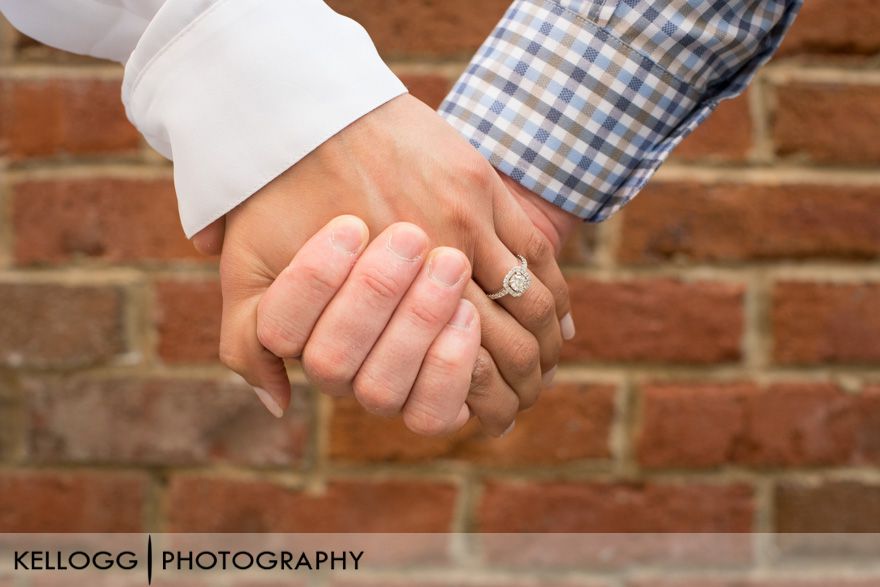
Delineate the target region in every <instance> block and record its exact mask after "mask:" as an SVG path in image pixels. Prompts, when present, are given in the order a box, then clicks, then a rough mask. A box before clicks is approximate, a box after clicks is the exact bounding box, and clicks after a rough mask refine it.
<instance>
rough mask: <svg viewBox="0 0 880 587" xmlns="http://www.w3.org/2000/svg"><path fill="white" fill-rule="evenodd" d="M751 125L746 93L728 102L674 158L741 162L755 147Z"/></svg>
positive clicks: (683, 145)
mask: <svg viewBox="0 0 880 587" xmlns="http://www.w3.org/2000/svg"><path fill="white" fill-rule="evenodd" d="M752 126H753V122H752V118H751V109H750V107H749V97H748V94H744V95H743V96H740V97H739V98H735V99H733V100H727V101H725V102H722V103H721V104H720V105H719V106H718V108H717V109H716V110H715V112H714V113H713V114H712V116H710V117H709V120H707V121H706V123H705V124H703V126H701V127H699V128H697V130H696V131H694V133H693V134H691V135H690V136H689V137H688V138H686V139H685V140H684V141H683V142H682V144H681V145H679V146H678V148H677V149H676V150H675V152H674V155H673V157H674V158H675V159H678V160H682V161H697V160H706V161H719V162H732V161H743V160H745V159H746V158H747V157H748V156H749V154H750V152H751V150H752V147H753V144H754V139H753V137H752Z"/></svg>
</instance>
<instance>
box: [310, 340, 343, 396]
mask: <svg viewBox="0 0 880 587" xmlns="http://www.w3.org/2000/svg"><path fill="white" fill-rule="evenodd" d="M302 365H303V370H304V371H305V373H306V376H307V377H308V378H309V380H310V381H311V382H312V383H314V384H315V385H317V386H318V387H322V386H338V385H342V384H346V383H349V382H350V381H351V380H352V378H353V375H354V374H353V373H352V372H351V370H350V369H349V368H348V366H347V364H346V362H345V355H344V353H340V352H338V351H336V350H333V349H331V348H328V347H326V346H323V345H312V344H310V345H308V346H306V349H305V352H304V353H303V360H302Z"/></svg>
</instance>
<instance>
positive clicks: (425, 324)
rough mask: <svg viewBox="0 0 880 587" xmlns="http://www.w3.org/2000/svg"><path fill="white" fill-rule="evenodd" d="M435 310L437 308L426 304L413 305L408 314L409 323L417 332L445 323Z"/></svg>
mask: <svg viewBox="0 0 880 587" xmlns="http://www.w3.org/2000/svg"><path fill="white" fill-rule="evenodd" d="M437 310H438V308H437V306H431V305H429V304H426V303H417V304H413V305H412V307H410V309H409V312H408V316H409V321H410V323H411V324H412V326H414V327H415V328H417V329H419V330H425V329H433V328H436V327H437V326H438V325H443V324H444V323H445V322H446V321H445V320H444V319H443V317H442V316H441V315H440V314H439V312H438V311H437Z"/></svg>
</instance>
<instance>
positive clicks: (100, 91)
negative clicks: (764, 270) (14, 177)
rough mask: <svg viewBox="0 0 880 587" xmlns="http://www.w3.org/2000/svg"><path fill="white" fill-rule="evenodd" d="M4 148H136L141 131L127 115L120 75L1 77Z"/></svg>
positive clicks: (49, 153) (17, 154)
mask: <svg viewBox="0 0 880 587" xmlns="http://www.w3.org/2000/svg"><path fill="white" fill-rule="evenodd" d="M0 111H2V118H3V119H4V124H3V126H2V134H0V145H2V150H3V151H5V152H6V154H7V155H8V156H9V157H10V158H11V159H12V160H14V161H20V160H23V159H29V158H34V157H58V156H74V155H76V156H81V155H107V154H117V155H119V154H124V155H131V154H135V153H136V152H137V150H138V148H139V145H140V135H139V133H138V132H137V130H135V128H134V127H133V126H132V125H131V124H130V123H129V122H128V120H127V119H126V118H125V112H124V109H123V107H122V101H121V99H120V81H119V80H118V79H109V80H105V79H70V78H58V79H33V80H28V79H11V78H6V79H3V80H0Z"/></svg>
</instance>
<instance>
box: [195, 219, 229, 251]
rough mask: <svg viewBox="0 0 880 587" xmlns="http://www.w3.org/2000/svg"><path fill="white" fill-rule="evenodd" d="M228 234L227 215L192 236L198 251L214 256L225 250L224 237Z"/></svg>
mask: <svg viewBox="0 0 880 587" xmlns="http://www.w3.org/2000/svg"><path fill="white" fill-rule="evenodd" d="M225 234H226V216H221V217H220V218H218V219H217V220H215V221H214V222H212V223H211V224H209V225H208V226H207V227H205V228H203V229H202V230H201V231H200V232H198V233H196V235H195V236H194V237H192V241H191V242H192V244H193V246H194V247H195V248H196V250H197V251H198V252H200V253H201V254H203V255H208V256H209V257H213V256H216V255H219V254H220V252H221V251H222V250H223V237H224V235H225Z"/></svg>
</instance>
